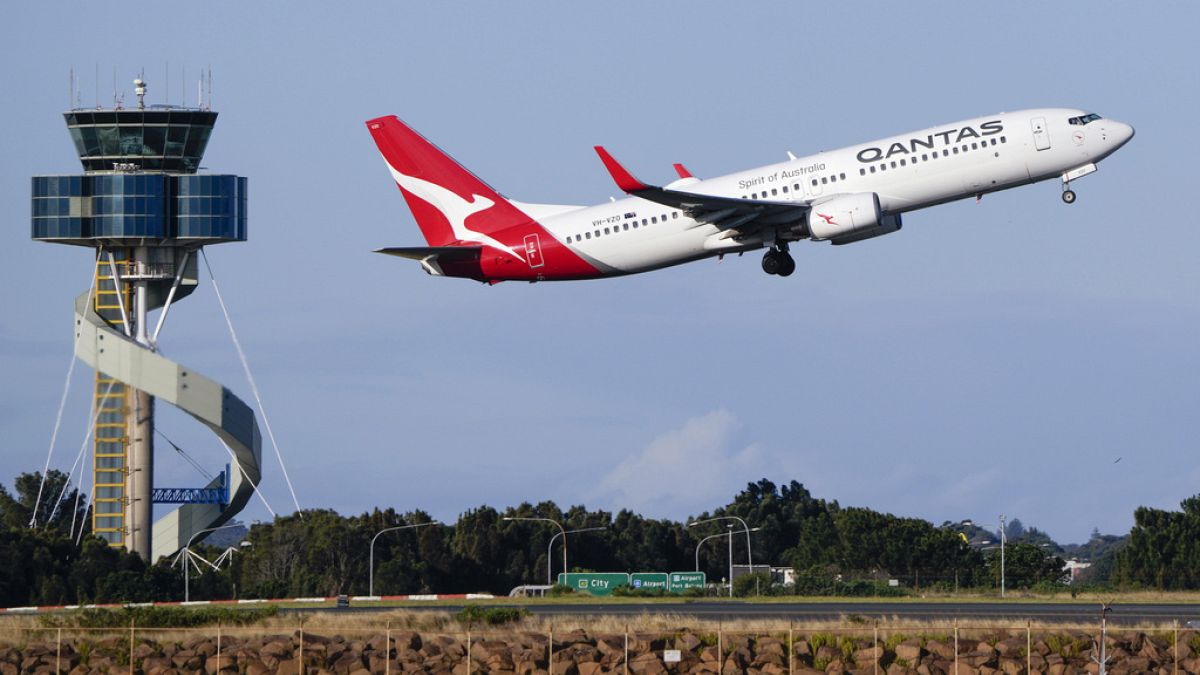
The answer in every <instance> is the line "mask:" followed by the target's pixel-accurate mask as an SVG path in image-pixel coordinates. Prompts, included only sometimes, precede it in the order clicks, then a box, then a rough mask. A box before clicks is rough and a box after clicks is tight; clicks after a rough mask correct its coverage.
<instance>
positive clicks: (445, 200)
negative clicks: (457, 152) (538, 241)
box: [367, 115, 532, 251]
mask: <svg viewBox="0 0 1200 675" xmlns="http://www.w3.org/2000/svg"><path fill="white" fill-rule="evenodd" d="M367 129H369V130H370V132H371V137H372V138H374V139H375V144H376V145H377V146H379V152H380V153H381V154H382V155H383V159H384V161H385V162H387V165H388V169H390V170H391V172H392V177H393V178H395V179H396V183H397V184H398V185H399V186H400V192H401V193H402V194H403V195H404V200H405V201H406V202H408V208H409V209H411V210H412V214H413V217H414V218H416V220H417V225H418V226H419V227H420V228H421V233H422V234H424V235H425V241H426V242H428V243H429V245H430V246H450V245H454V244H463V243H471V244H484V245H488V246H494V247H496V248H500V249H502V250H506V251H514V247H511V246H509V245H506V244H503V243H501V242H499V241H497V240H496V239H494V238H493V237H492V236H490V235H494V234H496V233H498V232H500V231H501V230H504V229H507V228H510V227H514V226H518V225H523V224H525V223H528V222H530V220H532V219H531V218H530V217H529V216H528V215H526V214H525V213H524V212H523V211H522V210H521V209H519V208H517V207H516V206H514V205H513V204H512V203H511V202H509V200H508V199H506V198H504V197H503V196H502V195H500V193H498V192H496V191H495V190H493V189H492V188H491V186H489V185H488V184H487V183H485V182H483V181H482V180H480V179H479V177H477V176H476V175H475V174H473V173H471V172H470V171H468V170H467V169H465V168H464V167H463V166H462V165H461V164H459V163H458V162H456V161H454V159H453V158H451V157H450V156H449V155H447V154H446V153H444V152H442V151H441V150H440V149H438V147H437V146H435V145H434V144H433V143H430V142H429V141H428V140H426V139H425V138H424V137H423V136H421V135H420V134H418V133H417V132H415V131H413V130H412V129H411V128H409V127H408V125H406V124H405V123H404V122H401V121H400V119H399V118H397V117H395V116H394V115H389V116H387V117H377V118H375V119H373V120H370V121H368V122H367ZM468 218H469V219H470V221H471V224H470V227H469V228H468V226H467V219H468Z"/></svg>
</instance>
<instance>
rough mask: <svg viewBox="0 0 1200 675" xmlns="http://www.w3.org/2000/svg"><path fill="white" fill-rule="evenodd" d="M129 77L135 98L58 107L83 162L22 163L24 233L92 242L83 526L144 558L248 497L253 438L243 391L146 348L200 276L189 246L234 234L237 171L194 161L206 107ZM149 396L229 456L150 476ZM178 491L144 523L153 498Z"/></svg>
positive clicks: (79, 312)
mask: <svg viewBox="0 0 1200 675" xmlns="http://www.w3.org/2000/svg"><path fill="white" fill-rule="evenodd" d="M134 85H135V87H137V94H138V105H137V108H134V109H123V108H114V109H110V110H101V109H86V110H83V109H81V110H69V111H67V112H65V113H63V117H64V119H65V121H66V124H67V129H68V131H69V132H70V134H71V139H72V141H73V142H74V144H75V149H76V152H77V153H78V155H79V159H80V161H81V162H82V164H83V169H84V172H83V174H71V175H49V176H34V177H33V181H32V217H31V220H32V224H31V233H32V237H33V239H35V240H37V241H46V242H51V243H58V244H71V245H75V246H88V247H91V248H94V249H95V250H96V256H95V264H94V275H95V283H94V286H93V288H92V289H91V290H89V291H88V292H86V293H84V294H82V295H80V296H79V297H78V298H76V301H75V355H76V356H77V357H78V358H79V359H81V360H82V361H84V362H85V363H87V364H88V365H89V366H91V367H93V368H95V369H96V378H95V388H94V401H95V414H96V420H95V436H94V441H93V450H94V453H93V454H94V461H93V477H94V486H95V493H94V499H93V512H92V530H93V532H94V533H95V534H96V535H98V536H100V537H102V538H103V539H105V540H106V541H107V542H108V543H109V545H111V546H115V547H124V548H127V549H128V550H131V551H135V552H137V553H138V554H139V555H141V556H142V557H143V558H145V559H147V560H149V561H151V562H153V561H154V560H157V559H158V558H159V557H161V556H164V555H170V554H172V553H174V552H176V551H178V550H179V549H181V548H183V547H184V546H185V545H186V544H187V542H188V540H189V539H190V538H191V537H192V536H193V535H195V534H198V533H201V532H203V531H204V530H206V529H209V528H213V527H216V526H218V525H220V524H222V523H223V522H225V521H227V520H228V519H230V518H231V517H233V515H235V514H236V513H237V512H238V511H240V510H241V509H242V508H243V507H244V506H245V505H246V503H247V502H248V501H249V499H250V496H251V494H252V493H253V490H254V487H255V486H256V485H257V484H258V482H259V480H260V478H261V469H260V467H261V438H260V435H259V430H258V423H257V420H256V418H255V415H254V412H253V410H252V409H251V408H250V407H249V406H247V405H246V404H245V403H244V402H243V401H242V400H241V399H239V398H238V397H236V396H235V395H234V394H233V393H231V392H230V391H229V390H228V389H227V388H225V387H223V386H222V385H220V384H218V383H216V382H213V381H212V380H209V379H208V378H206V377H204V376H203V375H201V374H199V373H196V372H195V371H193V370H191V369H190V368H187V367H186V366H183V365H181V364H178V363H175V362H173V361H170V360H168V359H166V358H164V357H163V356H161V355H160V354H159V353H158V336H159V331H161V329H162V326H163V323H164V322H165V319H166V316H167V313H168V311H169V310H170V308H171V305H172V304H173V303H174V302H176V301H178V300H180V299H182V298H184V297H186V296H188V295H190V294H191V293H192V291H194V290H195V287H196V285H197V283H198V265H197V260H196V259H197V256H198V254H199V251H200V249H201V248H202V247H204V246H206V245H209V244H218V243H225V242H238V241H245V240H246V213H247V199H246V179H245V178H244V177H241V176H235V175H225V174H218V175H214V174H200V173H197V170H198V169H199V167H200V161H201V158H202V157H203V156H204V150H205V148H206V147H207V145H208V140H209V136H210V134H211V133H212V129H213V126H214V125H215V124H216V120H217V113H216V112H213V111H211V110H206V109H201V108H182V107H171V106H150V107H145V106H144V104H143V100H144V95H145V90H146V86H145V82H143V81H142V80H140V79H139V80H135V81H134ZM154 310H159V314H158V317H157V321H152V320H151V318H150V313H151V312H153V311H154ZM155 399H159V400H165V401H167V402H168V403H170V404H172V405H174V406H177V407H178V408H180V409H181V410H183V411H185V412H187V413H188V414H190V415H191V416H192V417H194V418H195V419H197V420H198V421H200V422H201V423H202V424H204V425H206V426H208V427H209V428H210V429H211V430H212V431H213V432H214V433H216V434H217V436H218V437H219V438H220V440H221V442H222V443H223V444H224V445H225V446H226V447H227V448H228V449H229V450H230V451H231V452H232V461H231V463H230V465H229V468H228V469H227V470H226V471H224V472H223V473H221V474H220V475H218V476H217V477H216V478H215V479H213V480H212V481H210V482H209V484H207V485H205V486H203V487H201V488H166V489H157V490H156V489H155V487H154V478H153V474H154V402H155ZM190 495H197V497H196V498H194V499H191V498H189V496H190ZM214 496H215V497H214ZM181 502H182V506H180V507H179V508H177V509H175V510H173V511H171V512H169V513H167V514H166V515H164V516H163V517H162V518H160V519H159V520H158V521H157V522H154V523H153V525H152V524H151V521H152V515H153V513H152V504H154V503H164V504H166V503H171V504H176V503H181Z"/></svg>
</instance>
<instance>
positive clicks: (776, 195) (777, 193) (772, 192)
mask: <svg viewBox="0 0 1200 675" xmlns="http://www.w3.org/2000/svg"><path fill="white" fill-rule="evenodd" d="M771 196H772V197H778V196H779V190H776V189H775V188H771Z"/></svg>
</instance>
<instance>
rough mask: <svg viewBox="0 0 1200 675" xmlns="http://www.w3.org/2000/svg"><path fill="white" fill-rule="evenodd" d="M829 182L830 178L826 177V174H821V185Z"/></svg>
mask: <svg viewBox="0 0 1200 675" xmlns="http://www.w3.org/2000/svg"><path fill="white" fill-rule="evenodd" d="M828 183H829V179H828V178H826V177H825V176H821V185H826V184H828Z"/></svg>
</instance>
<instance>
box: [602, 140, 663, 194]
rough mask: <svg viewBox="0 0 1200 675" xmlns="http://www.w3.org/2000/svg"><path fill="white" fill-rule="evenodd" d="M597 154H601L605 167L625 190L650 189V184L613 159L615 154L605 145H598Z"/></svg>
mask: <svg viewBox="0 0 1200 675" xmlns="http://www.w3.org/2000/svg"><path fill="white" fill-rule="evenodd" d="M596 154H597V155H600V161H601V162H604V168H605V169H608V173H609V174H611V175H612V177H613V180H614V181H616V182H617V187H619V188H621V189H622V190H624V191H625V192H640V191H641V190H649V189H650V186H649V185H646V184H645V183H643V182H642V181H640V180H638V179H636V178H634V177H633V174H631V173H629V171H627V170H626V169H625V167H623V166H621V164H620V162H618V161H617V160H615V159H613V156H612V155H610V154H608V151H607V150H605V149H604V146H602V145H597V146H596Z"/></svg>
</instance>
